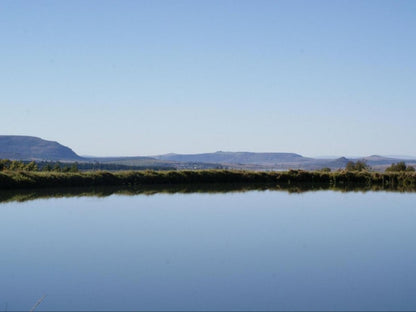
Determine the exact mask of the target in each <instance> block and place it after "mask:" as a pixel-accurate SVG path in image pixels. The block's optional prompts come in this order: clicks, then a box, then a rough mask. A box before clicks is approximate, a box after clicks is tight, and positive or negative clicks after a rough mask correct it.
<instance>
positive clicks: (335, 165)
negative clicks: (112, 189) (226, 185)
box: [0, 135, 416, 171]
mask: <svg viewBox="0 0 416 312" xmlns="http://www.w3.org/2000/svg"><path fill="white" fill-rule="evenodd" d="M0 159H12V160H13V159H16V160H37V161H67V162H71V161H77V162H80V163H84V165H85V166H89V167H92V168H93V169H94V168H95V169H97V170H98V169H105V168H113V169H111V170H121V169H123V170H126V169H129V168H131V169H161V170H167V169H216V168H228V169H247V170H287V169H305V170H317V169H321V168H326V167H327V168H331V169H333V170H335V169H342V168H345V166H346V164H347V163H348V162H349V161H357V160H363V161H365V162H366V163H367V164H368V165H369V166H371V167H372V168H373V169H374V170H378V171H383V170H384V169H385V168H387V167H388V166H390V165H391V164H392V163H398V162H400V161H405V162H406V164H407V165H411V166H416V160H415V159H399V158H392V157H384V156H378V155H372V156H368V157H363V158H345V157H340V158H337V159H328V158H310V157H304V156H302V155H299V154H295V153H252V152H222V151H220V152H215V153H203V154H165V155H157V156H151V157H145V156H136V157H81V156H78V155H77V154H76V153H74V151H72V150H71V149H70V148H69V147H66V146H63V145H61V144H59V143H58V142H52V141H47V140H43V139H40V138H37V137H32V136H17V135H0ZM88 163H89V164H90V165H88ZM98 164H101V165H98ZM109 170H110V169H109Z"/></svg>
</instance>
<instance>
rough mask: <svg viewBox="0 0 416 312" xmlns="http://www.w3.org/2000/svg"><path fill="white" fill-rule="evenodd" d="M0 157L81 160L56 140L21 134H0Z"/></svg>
mask: <svg viewBox="0 0 416 312" xmlns="http://www.w3.org/2000/svg"><path fill="white" fill-rule="evenodd" d="M0 158H2V159H19V160H65V161H80V160H83V158H82V157H80V156H78V155H77V154H75V153H74V151H73V150H71V149H70V148H69V147H66V146H63V145H61V144H59V143H58V142H53V141H46V140H43V139H40V138H37V137H32V136H23V135H0Z"/></svg>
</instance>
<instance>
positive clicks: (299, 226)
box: [0, 192, 416, 311]
mask: <svg viewBox="0 0 416 312" xmlns="http://www.w3.org/2000/svg"><path fill="white" fill-rule="evenodd" d="M415 196H416V195H415V194H398V193H380V192H378V193H366V194H362V193H335V192H316V193H305V194H301V195H295V194H292V195H289V194H287V193H281V192H248V193H242V194H240V193H231V194H216V195H208V194H189V195H182V194H181V195H179V194H176V195H155V196H150V197H149V196H132V197H124V196H111V197H108V198H101V199H100V198H88V197H86V198H71V199H49V200H36V201H32V202H27V203H20V204H19V203H9V204H2V205H0V246H1V253H0V280H1V281H2V282H1V283H0V294H1V297H0V300H1V301H0V304H2V305H4V304H6V303H7V305H8V309H9V310H10V311H11V310H28V309H30V307H31V306H32V305H33V304H34V303H35V302H36V300H37V299H38V298H40V297H41V296H42V295H43V294H47V297H46V299H45V300H44V302H43V303H42V304H41V306H40V307H41V308H40V310H48V309H50V310H53V309H55V310H64V309H66V310H91V309H92V310H94V309H96V310H105V309H107V310H129V309H130V310H166V309H171V310H192V309H194V310H231V309H234V310H244V309H248V310H291V309H292V310H315V311H316V310H333V309H338V310H353V309H358V310H400V309H408V310H412V309H414V308H415V307H416V299H415V297H414V293H415V290H416V283H415V277H416V276H415V274H416V264H415V263H416V262H415V261H414V260H415V259H416V247H415V244H414V239H413V238H414V229H415V220H416V218H415V216H416V210H415V209H414V200H415Z"/></svg>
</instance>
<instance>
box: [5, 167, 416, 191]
mask: <svg viewBox="0 0 416 312" xmlns="http://www.w3.org/2000/svg"><path fill="white" fill-rule="evenodd" d="M179 184H181V185H192V184H265V185H269V186H273V187H282V188H287V187H292V188H293V187H295V188H296V187H299V188H302V187H304V186H305V185H308V186H317V187H318V186H319V188H331V187H339V188H349V187H350V188H355V187H367V188H368V187H372V188H377V189H395V190H396V189H398V190H416V173H413V172H403V173H394V172H389V173H375V172H351V171H341V172H318V171H302V170H289V171H284V172H259V171H239V170H179V171H118V172H106V171H94V172H74V173H72V172H66V173H62V172H30V171H2V172H0V189H3V190H7V189H9V190H10V189H30V188H52V187H53V188H56V187H102V186H119V187H137V186H146V185H179Z"/></svg>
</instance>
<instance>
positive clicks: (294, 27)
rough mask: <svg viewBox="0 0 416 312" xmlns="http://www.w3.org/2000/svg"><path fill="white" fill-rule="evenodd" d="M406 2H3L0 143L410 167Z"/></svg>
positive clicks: (413, 45)
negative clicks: (22, 140) (36, 140)
mask: <svg viewBox="0 0 416 312" xmlns="http://www.w3.org/2000/svg"><path fill="white" fill-rule="evenodd" d="M415 16H416V1H413V0H409V1H400V0H398V1H383V0H375V1H358V0H357V1H352V0H348V1H337V0H331V1H318V0H316V1H310V0H307V1H297V0H294V1H293V0H291V1H277V0H276V1H258V0H256V1H254V0H253V1H243V0H239V1H230V0H220V1H215V0H209V1H208V0H205V1H202V0H201V1H194V0H191V1H174V0H166V1H157V0H151V1H138V0H135V1H125V0H124V1H123V0H117V1H105V0H98V1H93V0H82V1H77V0H71V1H58V0H55V1H42V0H37V1H29V0H27V1H19V0H1V1H0V38H1V40H0V109H1V119H0V120H1V122H0V134H2V135H31V136H37V137H41V138H44V139H47V140H52V141H58V142H60V143H61V144H64V145H66V146H69V147H71V148H72V149H73V150H74V151H75V152H76V153H78V154H80V155H95V156H121V155H123V156H137V155H155V154H164V153H170V152H175V153H201V152H215V151H219V150H221V151H252V152H295V153H299V154H302V155H305V156H318V155H338V156H351V155H359V156H367V155H373V154H378V155H412V156H416V144H414V143H415V142H416V131H415V124H416V123H415V120H416V96H415V90H416V57H415V56H416V40H415V38H416V18H415Z"/></svg>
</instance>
